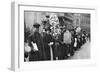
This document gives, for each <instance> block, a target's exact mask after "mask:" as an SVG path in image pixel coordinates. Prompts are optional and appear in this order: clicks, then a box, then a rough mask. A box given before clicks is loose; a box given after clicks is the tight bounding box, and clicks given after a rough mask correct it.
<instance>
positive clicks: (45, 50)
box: [24, 23, 90, 61]
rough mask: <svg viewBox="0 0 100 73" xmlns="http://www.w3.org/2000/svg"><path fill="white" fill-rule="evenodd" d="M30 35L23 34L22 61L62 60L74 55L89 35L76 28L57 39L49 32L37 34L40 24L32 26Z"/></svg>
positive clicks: (88, 39)
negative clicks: (77, 30)
mask: <svg viewBox="0 0 100 73" xmlns="http://www.w3.org/2000/svg"><path fill="white" fill-rule="evenodd" d="M33 27H34V30H33V32H32V33H28V36H27V35H26V34H25V41H24V42H25V49H24V61H42V60H46V61H47V60H64V59H68V58H70V57H71V56H73V55H74V53H75V52H76V51H77V50H79V49H80V48H81V46H82V45H83V44H85V43H86V42H87V41H90V34H89V33H87V32H86V31H83V30H81V31H80V32H76V29H77V28H74V29H71V30H67V29H65V30H64V31H62V32H61V34H60V35H59V36H57V37H54V36H52V33H51V30H50V29H47V30H43V32H42V33H39V27H40V24H38V23H35V24H34V25H33Z"/></svg>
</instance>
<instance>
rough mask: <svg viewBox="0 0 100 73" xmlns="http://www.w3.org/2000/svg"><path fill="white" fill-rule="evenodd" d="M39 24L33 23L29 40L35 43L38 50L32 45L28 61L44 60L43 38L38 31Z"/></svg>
mask: <svg viewBox="0 0 100 73" xmlns="http://www.w3.org/2000/svg"><path fill="white" fill-rule="evenodd" d="M39 27H40V24H38V23H35V24H34V25H33V34H32V35H31V42H32V43H33V44H36V45H37V49H38V50H36V51H35V50H34V49H35V46H34V45H33V50H34V51H33V53H31V55H30V59H29V60H30V61H41V60H45V52H44V45H43V38H42V36H41V34H40V33H39Z"/></svg>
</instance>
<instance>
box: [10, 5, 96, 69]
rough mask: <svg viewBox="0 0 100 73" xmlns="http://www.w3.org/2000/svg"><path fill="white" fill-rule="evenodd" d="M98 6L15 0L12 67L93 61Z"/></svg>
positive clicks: (47, 65) (20, 67) (24, 67)
mask: <svg viewBox="0 0 100 73" xmlns="http://www.w3.org/2000/svg"><path fill="white" fill-rule="evenodd" d="M94 24H95V8H84V7H82V8H78V7H76V6H75V7H74V6H73V7H70V6H66V7H59V6H40V5H33V4H25V3H12V30H13V31H12V35H13V36H12V37H13V38H12V39H13V41H12V45H13V46H12V48H13V49H12V51H11V52H12V58H11V68H12V69H13V70H15V71H16V70H21V69H22V70H23V69H38V68H39V67H41V68H46V67H49V66H50V67H51V66H52V67H53V66H54V65H56V66H58V67H59V66H60V65H64V66H65V65H66V66H67V65H68V66H69V65H71V66H73V65H84V64H91V63H94V60H95V54H94V53H93V52H95V51H94V49H92V47H91V44H92V41H91V40H92V32H91V31H92V30H91V28H92V25H94Z"/></svg>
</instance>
